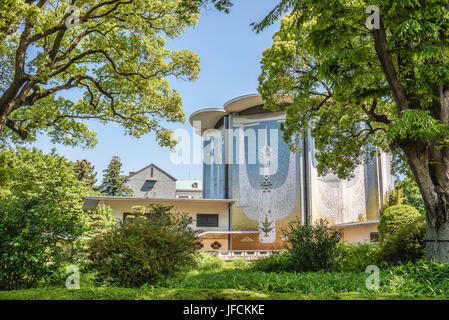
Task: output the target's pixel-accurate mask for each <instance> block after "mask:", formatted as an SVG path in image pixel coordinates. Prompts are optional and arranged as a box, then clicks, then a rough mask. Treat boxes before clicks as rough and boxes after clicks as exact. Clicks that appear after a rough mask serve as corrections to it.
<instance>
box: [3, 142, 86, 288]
mask: <svg viewBox="0 0 449 320" xmlns="http://www.w3.org/2000/svg"><path fill="white" fill-rule="evenodd" d="M0 168H1V169H0V171H2V173H1V175H2V176H3V177H5V179H4V180H2V181H1V192H0V194H1V195H2V196H1V198H0V213H1V214H0V265H1V266H2V267H1V269H0V289H3V290H11V289H17V288H29V287H31V286H34V285H36V283H37V282H38V281H39V280H41V279H42V278H45V277H47V276H49V275H51V274H52V273H53V272H54V271H55V270H57V269H58V268H60V267H61V265H62V264H63V263H64V262H65V259H66V258H67V257H66V256H65V252H64V250H63V248H64V246H67V245H70V244H71V243H73V241H75V239H76V238H77V237H78V236H80V235H81V234H82V233H83V232H84V231H85V229H86V221H87V219H86V216H85V214H84V212H83V211H82V208H81V205H82V197H83V195H84V194H85V193H86V189H85V186H84V185H83V183H81V182H80V181H78V179H77V178H76V175H75V172H74V170H73V166H72V164H71V163H70V162H69V161H68V160H66V159H65V158H63V157H61V156H58V155H57V154H55V153H51V154H43V153H42V152H41V151H38V150H37V149H32V150H28V149H25V148H19V149H17V151H15V150H12V149H3V150H2V151H1V152H0Z"/></svg>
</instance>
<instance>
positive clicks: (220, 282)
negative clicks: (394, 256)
mask: <svg viewBox="0 0 449 320" xmlns="http://www.w3.org/2000/svg"><path fill="white" fill-rule="evenodd" d="M212 262H213V261H212ZM214 263H215V262H214ZM367 277H368V274H366V273H364V272H307V273H295V272H281V273H266V272H261V271H255V270H252V269H251V268H250V267H249V265H248V264H244V263H241V262H240V263H227V264H211V265H209V266H204V267H200V268H197V269H196V270H187V271H184V272H178V273H176V274H174V275H172V276H170V277H166V278H161V279H160V280H159V281H156V282H153V283H152V284H149V285H145V286H143V287H141V288H118V287H113V286H109V287H106V286H98V285H97V284H96V283H95V282H94V281H93V275H92V274H81V281H80V287H81V289H79V290H68V289H66V288H65V280H63V279H61V280H60V281H59V280H58V282H57V283H42V284H41V285H40V288H35V289H27V290H14V291H0V300H5V299H18V300H23V299H29V300H33V299H34V300H36V299H43V300H72V299H76V300H239V299H248V300H264V299H269V300H312V299H313V300H348V299H351V300H358V299H369V300H378V299H380V300H384V299H389V300H391V299H408V300H410V299H420V300H421V299H444V300H447V299H449V264H447V265H441V266H440V265H437V264H427V263H419V264H408V265H402V266H397V267H391V268H386V269H381V271H380V287H379V288H378V290H376V291H373V290H369V289H367V288H366V279H367ZM59 283H60V285H59ZM58 286H59V287H58Z"/></svg>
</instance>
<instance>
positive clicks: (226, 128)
mask: <svg viewBox="0 0 449 320" xmlns="http://www.w3.org/2000/svg"><path fill="white" fill-rule="evenodd" d="M289 102H290V101H289V100H288V99H286V100H285V103H286V104H288V103H289ZM284 121H285V112H283V111H282V110H281V111H279V112H272V111H269V110H266V109H264V108H263V101H262V99H261V97H260V95H257V94H256V95H247V96H243V97H239V98H236V99H233V100H231V101H229V102H227V103H226V104H225V105H224V107H223V108H209V109H203V110H199V111H197V112H195V113H194V114H192V115H191V117H190V123H191V124H192V126H194V127H195V131H196V133H197V134H200V135H201V136H203V143H204V145H203V150H204V154H203V161H204V167H203V183H204V186H203V189H204V190H203V197H204V198H206V199H208V198H211V199H233V200H234V201H235V203H234V204H233V205H232V208H231V209H232V214H231V230H232V231H237V230H238V231H242V232H240V233H231V234H230V243H231V247H232V249H235V250H245V249H248V250H251V249H253V250H254V249H261V250H264V249H278V248H281V247H282V246H283V237H282V229H285V228H286V227H288V225H289V224H291V223H297V222H298V221H299V223H302V224H312V223H314V222H315V221H317V220H319V219H326V220H327V221H328V222H329V223H330V225H331V227H332V228H335V229H340V230H342V231H343V234H344V239H345V240H346V241H348V242H353V243H354V242H366V241H370V240H375V239H376V237H377V223H378V218H379V213H380V209H381V208H382V206H383V202H384V197H385V195H386V193H387V191H389V190H390V189H391V188H392V187H393V177H392V175H391V159H390V156H389V155H387V154H381V155H380V156H379V157H377V158H375V159H372V160H371V161H370V163H369V164H368V165H364V166H360V167H357V168H356V170H355V172H354V177H353V178H352V179H350V180H341V179H338V177H336V176H335V175H332V174H328V175H326V176H324V177H320V176H318V173H317V169H316V168H317V160H316V158H315V148H314V142H313V139H312V138H311V137H310V136H309V137H307V138H305V139H303V141H300V147H301V150H302V152H301V153H298V152H291V151H290V150H289V148H288V145H287V143H285V142H284V141H283V139H282V132H281V131H280V124H281V123H282V122H284ZM243 231H245V232H243Z"/></svg>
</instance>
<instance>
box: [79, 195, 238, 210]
mask: <svg viewBox="0 0 449 320" xmlns="http://www.w3.org/2000/svg"><path fill="white" fill-rule="evenodd" d="M102 200H115V201H149V202H154V203H162V202H189V203H228V204H232V203H234V202H235V200H233V199H203V198H200V199H198V198H194V199H185V198H146V197H114V196H87V197H86V198H84V202H83V209H84V210H93V209H95V208H96V207H97V205H98V202H100V201H102Z"/></svg>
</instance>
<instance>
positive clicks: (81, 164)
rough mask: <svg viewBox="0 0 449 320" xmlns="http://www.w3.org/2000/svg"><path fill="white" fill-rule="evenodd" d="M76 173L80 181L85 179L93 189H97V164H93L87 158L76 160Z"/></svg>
mask: <svg viewBox="0 0 449 320" xmlns="http://www.w3.org/2000/svg"><path fill="white" fill-rule="evenodd" d="M75 174H76V177H77V178H78V180H79V181H83V182H84V183H85V184H86V187H88V188H89V189H91V190H95V189H97V188H96V187H95V183H97V173H96V172H95V166H94V165H92V164H91V163H90V162H89V161H87V160H86V159H83V160H76V161H75Z"/></svg>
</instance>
